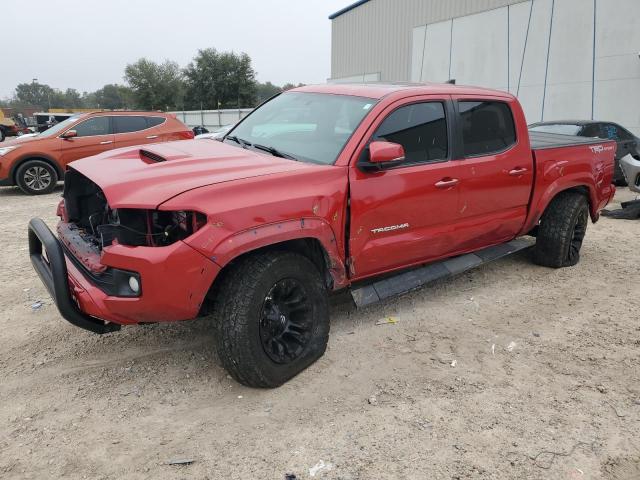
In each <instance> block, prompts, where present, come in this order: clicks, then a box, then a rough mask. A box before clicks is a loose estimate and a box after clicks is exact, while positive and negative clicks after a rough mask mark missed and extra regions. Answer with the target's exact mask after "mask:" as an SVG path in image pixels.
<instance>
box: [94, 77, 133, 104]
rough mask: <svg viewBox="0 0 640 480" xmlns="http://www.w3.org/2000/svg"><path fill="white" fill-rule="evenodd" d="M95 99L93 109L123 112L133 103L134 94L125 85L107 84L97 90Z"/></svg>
mask: <svg viewBox="0 0 640 480" xmlns="http://www.w3.org/2000/svg"><path fill="white" fill-rule="evenodd" d="M93 95H94V98H93V103H94V104H93V105H92V106H93V107H99V108H104V109H107V110H122V109H126V108H127V107H129V106H131V104H132V103H133V98H132V97H133V92H132V91H131V89H130V88H129V87H126V86H124V85H116V84H112V83H110V84H107V85H105V86H104V87H102V88H101V89H99V90H96V91H95V92H94V93H93Z"/></svg>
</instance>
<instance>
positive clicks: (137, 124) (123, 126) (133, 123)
mask: <svg viewBox="0 0 640 480" xmlns="http://www.w3.org/2000/svg"><path fill="white" fill-rule="evenodd" d="M146 128H147V117H139V116H135V115H127V116H124V115H122V116H118V117H114V132H115V133H131V132H139V131H140V130H145V129H146Z"/></svg>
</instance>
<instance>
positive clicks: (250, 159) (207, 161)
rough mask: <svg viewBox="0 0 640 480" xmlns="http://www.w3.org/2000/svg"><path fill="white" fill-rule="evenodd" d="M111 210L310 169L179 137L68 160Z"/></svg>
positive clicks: (151, 205)
mask: <svg viewBox="0 0 640 480" xmlns="http://www.w3.org/2000/svg"><path fill="white" fill-rule="evenodd" d="M70 167H71V168H73V169H75V170H77V171H78V172H80V173H81V174H83V175H84V176H86V177H88V178H89V179H91V180H92V181H93V182H94V183H96V184H97V185H98V186H99V187H100V188H101V189H102V191H103V192H104V194H105V197H106V198H107V202H108V203H109V205H110V206H111V207H113V208H157V207H158V205H160V204H161V203H163V202H165V201H167V200H169V199H170V198H173V197H175V196H176V195H179V194H181V193H183V192H186V191H188V190H192V189H194V188H199V187H204V186H206V185H212V184H216V183H223V182H231V181H234V180H240V179H244V178H250V177H259V176H263V175H273V174H276V173H282V172H287V171H297V170H301V169H305V168H312V166H311V165H309V164H305V163H302V162H296V161H293V160H286V159H283V158H278V157H273V156H271V155H269V154H262V153H258V152H254V151H252V150H245V149H243V148H240V147H239V146H238V147H235V146H233V145H229V144H223V143H221V142H217V141H215V140H182V141H178V142H170V143H161V144H153V145H142V146H137V147H133V148H123V149H119V150H112V151H110V152H108V153H103V154H100V155H96V156H94V157H89V158H85V159H83V160H78V161H76V162H72V163H71V164H70Z"/></svg>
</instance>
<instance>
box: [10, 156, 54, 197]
mask: <svg viewBox="0 0 640 480" xmlns="http://www.w3.org/2000/svg"><path fill="white" fill-rule="evenodd" d="M57 183H58V172H56V169H55V168H53V167H52V166H51V165H50V164H48V163H47V162H44V161H42V160H27V161H26V162H24V163H23V164H22V165H20V167H18V171H17V172H16V184H17V185H18V186H19V187H20V189H21V190H22V191H23V192H24V193H26V194H27V195H44V194H46V193H51V192H52V191H53V189H54V188H56V184H57Z"/></svg>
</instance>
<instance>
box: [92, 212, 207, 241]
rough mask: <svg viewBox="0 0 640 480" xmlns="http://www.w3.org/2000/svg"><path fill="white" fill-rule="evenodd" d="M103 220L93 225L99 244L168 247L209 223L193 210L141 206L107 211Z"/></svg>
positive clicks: (203, 216) (204, 216)
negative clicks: (164, 209) (145, 208)
mask: <svg viewBox="0 0 640 480" xmlns="http://www.w3.org/2000/svg"><path fill="white" fill-rule="evenodd" d="M104 220H105V221H104V222H103V223H101V224H100V225H96V226H95V227H94V226H93V225H92V228H93V229H94V230H95V233H96V235H95V236H96V237H97V239H99V240H100V244H101V245H100V246H101V247H106V246H109V245H112V244H113V243H114V241H115V242H117V243H119V244H121V245H131V246H148V247H165V246H167V245H171V244H173V243H175V242H177V241H179V240H184V239H185V238H187V237H189V236H191V235H193V234H194V233H195V232H197V231H198V230H200V229H201V228H202V227H203V226H204V225H206V223H207V216H206V215H205V214H203V213H200V212H194V211H185V210H180V211H162V210H141V209H129V208H125V209H117V210H108V211H107V213H106V214H105V218H104Z"/></svg>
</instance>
